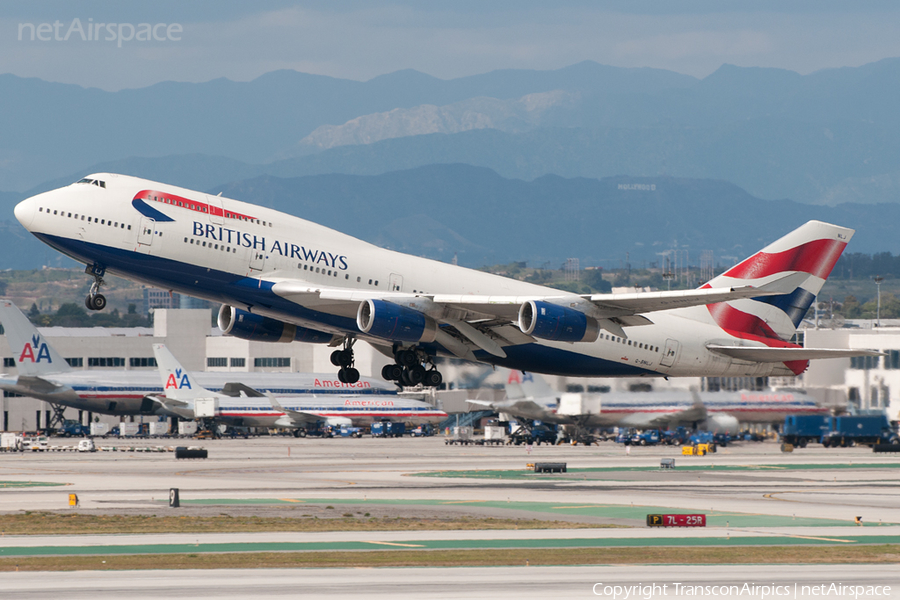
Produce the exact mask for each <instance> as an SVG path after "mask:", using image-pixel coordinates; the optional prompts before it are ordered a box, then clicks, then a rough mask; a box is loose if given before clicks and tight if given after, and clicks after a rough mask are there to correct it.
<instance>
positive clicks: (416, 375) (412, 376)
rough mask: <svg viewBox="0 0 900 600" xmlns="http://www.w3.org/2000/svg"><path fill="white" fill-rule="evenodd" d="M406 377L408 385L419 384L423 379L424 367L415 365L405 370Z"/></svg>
mask: <svg viewBox="0 0 900 600" xmlns="http://www.w3.org/2000/svg"><path fill="white" fill-rule="evenodd" d="M406 379H407V380H408V381H409V384H410V385H419V384H420V383H422V382H423V381H425V367H423V366H422V365H416V366H414V367H412V368H410V369H407V370H406Z"/></svg>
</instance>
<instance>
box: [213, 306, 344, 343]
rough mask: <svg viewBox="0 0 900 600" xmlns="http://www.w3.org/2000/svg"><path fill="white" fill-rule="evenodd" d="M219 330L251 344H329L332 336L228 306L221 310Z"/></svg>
mask: <svg viewBox="0 0 900 600" xmlns="http://www.w3.org/2000/svg"><path fill="white" fill-rule="evenodd" d="M217 322H218V324H219V329H221V330H222V332H223V333H224V334H225V335H233V336H234V337H236V338H240V339H242V340H250V341H251V342H282V343H288V342H307V343H310V344H327V343H328V342H330V341H331V338H332V335H331V334H330V333H324V332H322V331H316V330H315V329H307V328H305V327H300V326H298V325H292V324H290V323H284V322H282V321H279V320H278V319H271V318H269V317H264V316H262V315H254V314H253V313H249V312H247V311H246V310H241V309H239V308H235V307H233V306H229V305H227V304H223V305H222V308H220V309H219V318H218V320H217Z"/></svg>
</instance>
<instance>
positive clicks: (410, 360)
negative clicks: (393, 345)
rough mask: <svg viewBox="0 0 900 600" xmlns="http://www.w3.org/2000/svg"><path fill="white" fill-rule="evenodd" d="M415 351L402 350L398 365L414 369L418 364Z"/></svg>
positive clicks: (399, 353) (399, 354) (398, 355)
mask: <svg viewBox="0 0 900 600" xmlns="http://www.w3.org/2000/svg"><path fill="white" fill-rule="evenodd" d="M418 362H419V361H418V359H417V357H416V351H415V350H401V351H400V352H398V353H397V364H399V365H400V366H401V367H406V368H407V369H412V368H414V367H415V366H417V365H416V363H418Z"/></svg>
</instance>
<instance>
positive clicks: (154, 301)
mask: <svg viewBox="0 0 900 600" xmlns="http://www.w3.org/2000/svg"><path fill="white" fill-rule="evenodd" d="M157 308H166V309H169V308H186V309H198V308H212V303H211V302H210V301H209V300H201V299H200V298H194V297H193V296H186V295H184V294H178V293H176V292H170V291H169V290H161V289H159V288H154V287H145V288H144V305H143V309H144V312H143V314H145V315H149V314H150V311H151V310H156V309H157Z"/></svg>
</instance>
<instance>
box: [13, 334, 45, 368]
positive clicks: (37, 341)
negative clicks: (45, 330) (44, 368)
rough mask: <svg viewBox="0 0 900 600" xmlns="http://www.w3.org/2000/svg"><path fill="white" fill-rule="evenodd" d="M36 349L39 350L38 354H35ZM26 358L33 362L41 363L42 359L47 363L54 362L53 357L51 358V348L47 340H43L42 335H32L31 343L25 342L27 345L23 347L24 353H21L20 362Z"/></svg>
mask: <svg viewBox="0 0 900 600" xmlns="http://www.w3.org/2000/svg"><path fill="white" fill-rule="evenodd" d="M35 350H37V356H35V355H34V351H35ZM26 360H27V361H28V362H31V363H39V362H41V361H42V360H46V361H47V364H51V363H53V359H52V358H50V349H49V348H48V347H47V342H42V341H41V336H39V335H35V336H32V337H31V343H30V344H29V343H27V342H26V343H25V347H24V348H22V353H21V354H20V355H19V362H20V363H23V362H25V361H26Z"/></svg>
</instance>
